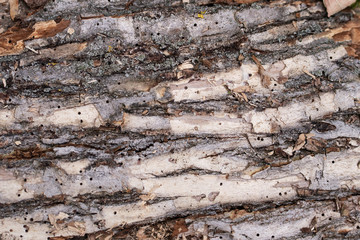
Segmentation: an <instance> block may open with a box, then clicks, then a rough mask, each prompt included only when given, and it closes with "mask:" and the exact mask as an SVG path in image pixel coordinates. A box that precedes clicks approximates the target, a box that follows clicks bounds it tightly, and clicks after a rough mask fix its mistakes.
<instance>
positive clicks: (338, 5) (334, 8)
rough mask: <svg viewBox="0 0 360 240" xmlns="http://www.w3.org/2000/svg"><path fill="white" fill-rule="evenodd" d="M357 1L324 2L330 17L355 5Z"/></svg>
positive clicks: (328, 0)
mask: <svg viewBox="0 0 360 240" xmlns="http://www.w3.org/2000/svg"><path fill="white" fill-rule="evenodd" d="M355 2H356V0H324V5H325V7H326V10H327V12H328V17H330V16H331V15H334V14H335V13H337V12H340V11H341V10H343V9H345V8H347V7H349V6H350V5H352V4H354V3H355Z"/></svg>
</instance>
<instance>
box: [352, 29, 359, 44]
mask: <svg viewBox="0 0 360 240" xmlns="http://www.w3.org/2000/svg"><path fill="white" fill-rule="evenodd" d="M351 42H352V44H360V27H358V28H353V29H351Z"/></svg>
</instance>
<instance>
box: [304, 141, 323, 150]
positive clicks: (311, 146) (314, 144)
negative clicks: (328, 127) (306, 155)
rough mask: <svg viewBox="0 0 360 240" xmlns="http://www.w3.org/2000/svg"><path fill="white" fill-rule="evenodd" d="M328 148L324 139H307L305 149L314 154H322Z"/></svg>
mask: <svg viewBox="0 0 360 240" xmlns="http://www.w3.org/2000/svg"><path fill="white" fill-rule="evenodd" d="M325 147H326V142H325V140H322V139H313V138H311V139H307V141H306V145H305V149H306V150H309V151H312V152H320V151H321V150H323V148H325Z"/></svg>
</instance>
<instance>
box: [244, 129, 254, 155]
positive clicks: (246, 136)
mask: <svg viewBox="0 0 360 240" xmlns="http://www.w3.org/2000/svg"><path fill="white" fill-rule="evenodd" d="M244 136H245V138H246V141H247V142H248V144H249V145H250V147H251V149H252V150H254V151H255V148H254V147H253V145H252V144H251V142H250V140H249V136H248V135H247V134H246V133H245V134H244Z"/></svg>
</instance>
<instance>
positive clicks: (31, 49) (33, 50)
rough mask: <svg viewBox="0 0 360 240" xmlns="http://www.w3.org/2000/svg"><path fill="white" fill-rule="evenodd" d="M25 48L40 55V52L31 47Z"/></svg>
mask: <svg viewBox="0 0 360 240" xmlns="http://www.w3.org/2000/svg"><path fill="white" fill-rule="evenodd" d="M25 48H27V49H29V50H30V51H32V52H34V53H36V54H39V51H36V50H35V49H33V48H31V47H29V46H25Z"/></svg>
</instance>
